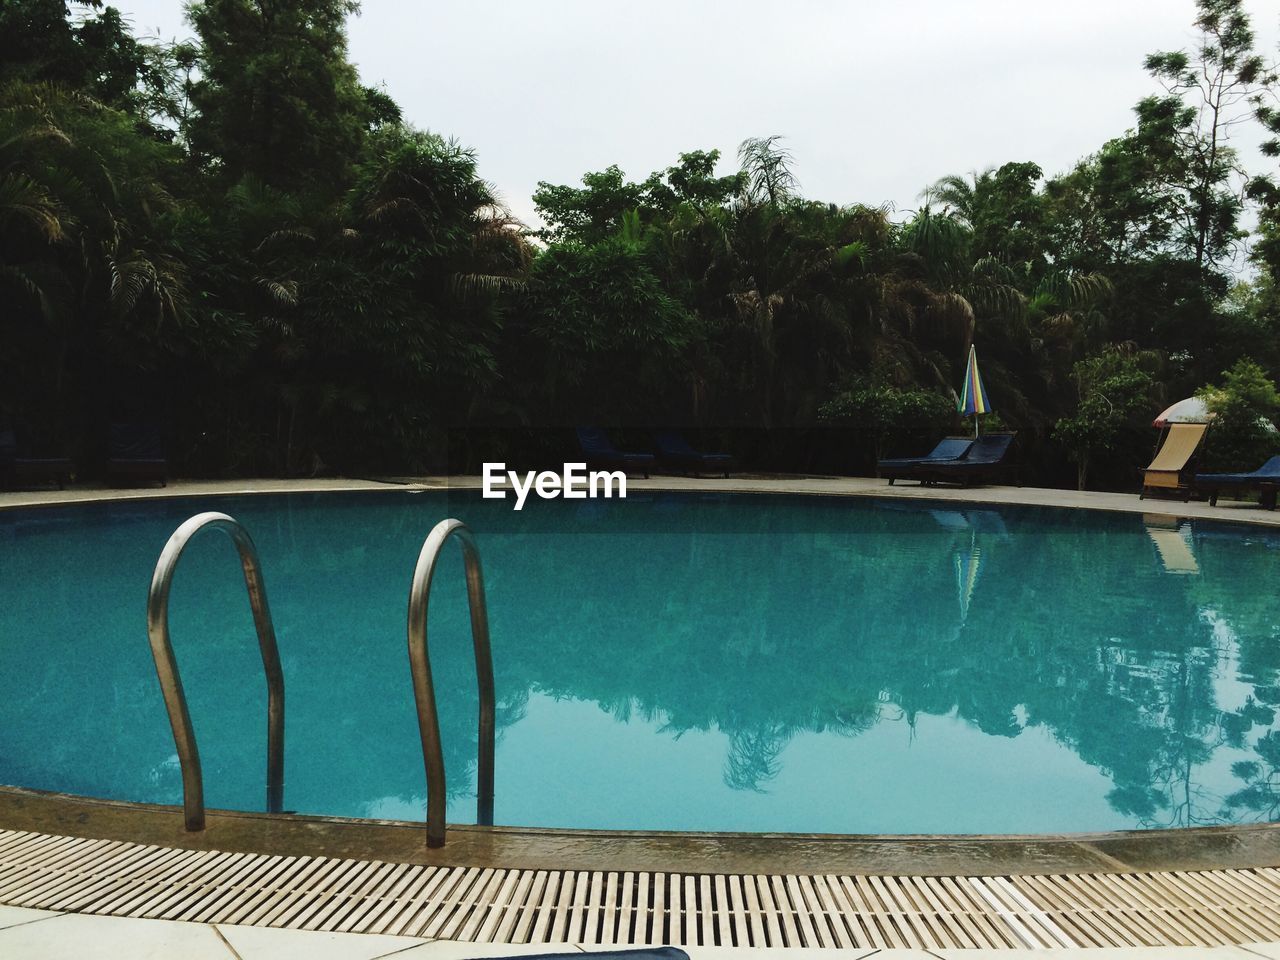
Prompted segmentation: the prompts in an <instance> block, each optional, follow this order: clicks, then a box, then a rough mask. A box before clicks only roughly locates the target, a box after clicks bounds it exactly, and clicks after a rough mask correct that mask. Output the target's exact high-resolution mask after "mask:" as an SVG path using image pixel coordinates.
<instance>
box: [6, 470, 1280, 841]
mask: <svg viewBox="0 0 1280 960" xmlns="http://www.w3.org/2000/svg"><path fill="white" fill-rule="evenodd" d="M210 509H217V510H223V511H226V512H228V513H230V514H231V515H232V516H235V517H237V518H238V519H240V520H241V521H242V522H243V523H244V524H245V525H246V526H247V527H248V528H249V529H250V531H251V532H252V534H253V536H254V538H255V540H256V541H257V543H258V547H259V550H260V552H261V556H262V561H263V566H264V570H265V575H266V583H267V589H268V592H269V595H270V599H271V606H272V611H273V614H274V617H275V624H276V630H277V633H278V635H279V642H280V651H281V658H282V661H283V664H284V671H285V679H286V685H287V705H288V710H287V732H286V744H287V745H286V770H285V774H286V784H285V806H286V808H287V809H291V810H297V811H300V812H305V813H324V814H337V815H345V816H356V817H389V818H405V819H419V818H421V817H422V816H423V810H424V803H425V800H424V797H425V785H424V774H423V769H422V759H421V752H420V746H419V741H418V731H417V726H416V722H415V718H414V711H413V700H412V688H411V682H410V677H409V668H408V660H407V655H406V651H405V613H406V605H407V597H408V589H409V581H410V577H411V574H412V570H413V564H414V561H415V559H416V557H417V553H418V550H419V548H420V546H421V544H422V540H423V538H424V537H425V536H426V533H427V532H428V531H429V530H430V529H431V527H432V526H433V525H434V524H435V523H436V522H437V521H438V520H440V519H442V518H444V517H446V516H457V517H460V518H462V519H463V520H465V521H466V522H467V523H469V524H470V525H471V526H472V527H473V529H474V530H475V531H476V534H477V537H478V539H479V542H480V545H481V550H482V552H483V556H484V562H485V567H486V580H487V585H488V593H489V601H490V616H491V622H492V630H493V654H494V664H495V677H496V683H497V691H498V742H497V763H496V781H497V802H496V810H495V821H496V822H497V823H499V824H512V825H537V826H553V827H591V828H615V829H660V830H668V829H672V830H745V831H800V832H833V833H862V832H883V833H977V832H981V833H1036V832H1056V831H1075V830H1101V829H1112V828H1130V827H1167V826H1194V825H1201V824H1217V823H1247V822H1256V821H1265V820H1273V819H1280V727H1278V725H1277V720H1276V704H1277V703H1280V612H1278V611H1280V605H1277V603H1276V601H1275V599H1274V593H1273V588H1274V585H1275V584H1276V583H1277V582H1280V536H1278V535H1277V534H1274V533H1270V532H1266V531H1262V530H1258V529H1250V528H1244V527H1238V526H1237V527H1233V526H1225V525H1214V524H1208V523H1206V524H1200V523H1196V524H1193V525H1189V524H1183V525H1182V526H1181V527H1177V528H1173V529H1171V528H1168V527H1167V526H1162V525H1160V523H1158V522H1155V521H1153V522H1152V523H1151V524H1148V523H1146V522H1144V518H1143V517H1141V516H1138V515H1108V514H1101V513H1093V512H1077V511H1065V510H1063V511H1055V510H1037V509H1012V508H1010V509H1002V510H1000V511H996V510H992V509H977V508H965V507H962V506H958V505H954V504H949V505H935V506H932V507H930V506H928V505H922V504H916V503H910V504H908V503H902V502H893V501H873V500H841V499H826V498H806V497H764V496H740V497H733V496H707V497H699V496H690V495H674V494H672V495H654V496H633V497H632V498H630V499H628V500H626V501H625V502H617V501H613V502H605V501H587V502H581V501H572V502H566V501H552V502H543V501H537V502H534V501H531V502H530V503H529V504H528V505H526V507H525V509H524V510H523V511H522V512H520V513H515V512H513V511H512V510H511V508H510V504H509V502H503V501H486V500H482V499H480V498H479V496H478V494H463V493H458V492H452V493H448V494H445V493H427V494H407V493H400V492H388V493H371V494H351V495H344V494H325V495H294V496H287V497H285V496H280V497H277V496H255V497H243V498H201V499H200V500H198V501H196V500H157V501H149V502H134V503H116V504H93V505H86V506H76V507H60V508H49V509H39V510H18V511H4V512H0V601H2V602H0V783H7V784H15V785H20V786H25V787H33V788H39V789H45V790H59V791H67V792H70V793H78V794H88V795H92V796H97V797H109V798H117V799H125V800H140V801H149V802H161V803H178V802H180V800H181V782H180V778H179V771H178V765H177V759H176V756H175V753H174V748H173V742H172V739H171V735H170V732H169V727H168V723H167V720H166V716H165V713H164V708H163V705H162V701H161V698H160V691H159V687H158V684H157V681H156V678H155V673H154V669H153V667H152V663H151V658H150V652H149V649H148V645H147V638H146V627H145V607H146V592H147V586H148V583H149V581H150V577H151V571H152V569H153V566H154V564H155V560H156V557H157V556H158V554H159V551H160V549H161V547H162V546H163V545H164V543H165V541H166V539H167V538H168V536H169V534H170V533H171V532H172V531H173V529H174V528H175V527H176V526H177V525H178V524H179V523H180V522H181V521H182V520H184V519H185V518H186V517H188V516H190V515H191V514H193V513H196V512H199V511H201V510H210ZM448 553H449V556H448V558H447V560H446V564H445V566H444V569H443V570H442V571H441V574H440V576H439V577H438V579H437V581H436V592H435V594H434V600H433V607H432V623H431V629H432V648H433V654H434V665H435V672H436V678H437V686H438V692H439V697H440V701H441V703H440V709H441V724H442V731H443V737H444V743H445V746H446V751H447V757H446V763H447V769H448V778H449V779H448V785H449V811H448V815H449V819H450V821H451V822H471V821H473V820H474V816H475V801H474V785H473V783H474V757H475V732H474V724H475V709H476V702H475V696H476V695H475V680H474V675H473V668H472V663H471V659H470V657H471V653H470V635H469V630H468V622H467V616H466V603H465V595H464V590H463V585H462V571H461V566H462V565H461V560H460V558H459V555H458V550H457V548H456V547H450V549H449V551H448ZM171 609H172V628H173V638H174V646H175V649H176V651H177V655H178V659H179V661H180V664H181V667H182V670H183V676H184V679H185V682H186V687H187V693H188V697H189V700H190V704H191V712H192V718H193V721H194V723H195V727H196V732H197V735H198V737H199V742H200V750H201V754H202V757H203V760H204V773H205V789H206V797H207V801H208V803H209V805H210V806H211V807H227V808H235V809H246V810H255V809H261V807H262V804H263V802H264V791H263V769H264V750H265V720H264V716H265V692H264V684H263V680H262V668H261V663H260V661H259V659H258V654H257V650H256V643H255V640H254V634H253V629H252V621H251V618H250V616H249V611H248V603H247V601H246V599H245V595H244V587H243V583H242V581H241V580H240V578H239V570H238V565H237V563H236V560H235V551H234V548H233V547H232V545H231V543H230V541H229V540H228V539H227V538H226V537H224V536H222V535H221V534H217V533H206V534H203V535H202V536H201V537H200V538H198V539H197V540H196V541H195V542H194V543H193V545H192V546H191V548H190V549H189V550H188V553H187V555H186V556H185V557H184V558H183V561H182V563H181V564H180V565H179V569H178V573H177V577H176V580H175V583H174V590H173V599H172V608H171Z"/></svg>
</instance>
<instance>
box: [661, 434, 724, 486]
mask: <svg viewBox="0 0 1280 960" xmlns="http://www.w3.org/2000/svg"><path fill="white" fill-rule="evenodd" d="M653 439H654V442H655V443H656V444H657V445H658V459H659V460H661V461H662V463H663V464H664V465H665V466H668V467H676V468H678V469H680V470H683V471H684V472H685V473H689V472H690V471H692V472H693V473H695V474H696V473H701V472H702V471H703V470H706V471H707V472H708V473H723V474H724V475H725V476H726V477H727V476H729V468H730V467H732V466H733V457H732V456H731V455H729V454H727V453H703V452H702V451H700V450H695V449H694V448H693V447H691V446H689V441H687V440H685V438H684V437H682V436H680V434H678V433H676V432H675V431H674V430H659V431H657V432H656V433H655V434H654V435H653Z"/></svg>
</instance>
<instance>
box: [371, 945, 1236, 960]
mask: <svg viewBox="0 0 1280 960" xmlns="http://www.w3.org/2000/svg"><path fill="white" fill-rule="evenodd" d="M615 949H619V948H615ZM581 950H582V948H581V947H577V946H574V945H573V944H570V943H464V942H462V941H460V940H432V941H431V942H430V943H424V944H423V945H422V946H420V947H412V948H411V949H409V950H406V951H404V952H403V953H397V954H396V955H395V960H470V958H472V957H475V958H483V957H518V956H524V955H525V954H529V953H575V952H581ZM1255 960H1256V958H1255Z"/></svg>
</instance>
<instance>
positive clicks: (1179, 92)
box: [1137, 0, 1273, 269]
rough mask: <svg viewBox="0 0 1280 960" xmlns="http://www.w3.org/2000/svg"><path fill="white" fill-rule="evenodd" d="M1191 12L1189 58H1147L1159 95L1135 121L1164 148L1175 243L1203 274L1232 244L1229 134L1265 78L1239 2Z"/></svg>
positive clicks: (1210, 3)
mask: <svg viewBox="0 0 1280 960" xmlns="http://www.w3.org/2000/svg"><path fill="white" fill-rule="evenodd" d="M1196 8H1197V10H1198V11H1199V15H1198V16H1197V17H1196V21H1195V25H1196V27H1197V29H1198V30H1199V31H1200V36H1199V39H1198V45H1197V48H1196V51H1195V54H1194V56H1193V55H1190V54H1187V53H1186V52H1184V51H1175V52H1161V53H1153V54H1151V55H1150V56H1149V57H1147V59H1146V63H1145V66H1146V68H1147V71H1148V72H1149V73H1151V75H1152V76H1154V77H1156V78H1157V79H1158V80H1160V81H1161V82H1162V83H1163V84H1164V87H1165V91H1166V94H1167V95H1166V96H1165V97H1148V98H1146V99H1144V100H1143V101H1142V102H1141V103H1139V104H1138V107H1137V113H1138V121H1139V128H1140V130H1141V128H1142V127H1143V126H1144V125H1145V126H1147V127H1149V128H1151V129H1152V131H1153V132H1154V133H1155V134H1156V138H1157V142H1158V141H1159V140H1163V141H1165V144H1167V147H1168V148H1170V156H1169V158H1168V159H1170V160H1171V161H1173V162H1172V163H1171V164H1170V166H1169V168H1168V174H1169V181H1168V182H1169V186H1171V187H1173V188H1175V189H1177V190H1179V191H1181V192H1182V194H1183V203H1182V205H1181V206H1182V210H1181V214H1180V218H1179V221H1180V222H1179V230H1178V232H1177V233H1176V234H1175V241H1176V242H1177V243H1178V244H1179V245H1180V246H1182V247H1183V248H1184V249H1186V250H1187V251H1188V253H1189V254H1190V257H1191V259H1192V260H1193V261H1194V262H1195V264H1196V266H1197V267H1198V268H1200V269H1204V268H1206V267H1213V266H1215V265H1217V264H1218V263H1220V262H1221V260H1222V258H1223V257H1224V256H1226V255H1227V254H1228V252H1229V247H1230V244H1231V243H1232V242H1233V241H1234V240H1236V239H1238V237H1239V233H1238V231H1237V228H1236V219H1237V218H1238V216H1239V210H1240V202H1239V197H1240V194H1241V192H1242V187H1241V186H1240V184H1241V183H1242V181H1243V179H1244V175H1243V172H1242V171H1241V169H1240V167H1239V164H1238V158H1237V156H1236V154H1235V151H1233V150H1232V149H1231V148H1230V147H1229V146H1228V141H1229V139H1230V135H1231V130H1232V128H1233V127H1235V126H1237V125H1239V124H1240V123H1243V122H1244V121H1245V120H1247V119H1249V118H1250V117H1251V116H1252V114H1253V109H1252V107H1251V104H1252V103H1253V102H1254V101H1255V99H1256V97H1257V94H1258V88H1259V85H1261V84H1265V83H1266V82H1267V81H1268V80H1269V79H1273V78H1268V76H1267V73H1266V67H1265V64H1264V61H1263V59H1262V57H1261V56H1259V55H1258V54H1257V53H1256V52H1255V51H1254V48H1253V40H1254V35H1253V29H1252V26H1251V25H1250V22H1249V17H1248V15H1247V14H1246V13H1245V12H1244V3H1243V0H1197V3H1196ZM1188 101H1190V102H1188ZM1232 181H1234V182H1235V187H1234V188H1233V187H1232Z"/></svg>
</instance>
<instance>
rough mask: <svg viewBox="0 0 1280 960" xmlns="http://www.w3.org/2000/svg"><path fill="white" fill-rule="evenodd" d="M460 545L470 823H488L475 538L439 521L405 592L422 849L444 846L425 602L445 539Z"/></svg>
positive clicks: (483, 619)
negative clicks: (473, 743) (474, 716)
mask: <svg viewBox="0 0 1280 960" xmlns="http://www.w3.org/2000/svg"><path fill="white" fill-rule="evenodd" d="M452 536H456V537H457V538H458V542H459V543H460V544H461V545H462V557H463V561H464V563H465V564H466V575H467V603H468V605H469V606H470V608H471V641H472V643H473V645H474V646H475V652H476V683H477V685H478V686H479V688H480V730H479V741H480V744H479V757H478V763H477V768H476V780H477V789H476V822H477V823H480V824H483V825H485V826H492V824H493V738H494V694H493V655H492V653H491V652H490V649H489V615H488V612H487V610H486V609H485V602H484V573H483V571H482V570H481V568H480V551H479V550H478V549H477V547H476V541H475V537H474V536H472V534H471V531H470V530H469V529H468V528H467V525H466V524H464V523H463V522H462V521H461V520H441V521H440V522H439V523H437V524H436V525H435V527H434V529H432V531H431V533H429V534H428V535H427V539H426V540H425V541H424V542H423V544H422V552H421V553H419V554H418V565H417V567H415V568H414V571H413V586H412V587H411V589H410V590H409V668H410V670H411V672H412V673H413V696H414V700H415V701H416V704H417V708H418V730H419V732H420V733H421V735H422V760H423V763H424V765H425V766H426V771H427V846H428V847H443V846H444V815H445V784H444V753H443V750H442V748H441V745H440V718H439V716H438V715H437V713H436V691H435V685H434V684H433V682H432V680H431V655H430V653H429V651H428V649H427V603H428V600H429V599H430V596H431V579H432V577H434V576H435V572H436V560H437V559H438V558H439V556H440V551H441V550H442V549H443V548H444V545H445V543H446V542H448V540H449V538H450V537H452Z"/></svg>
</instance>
